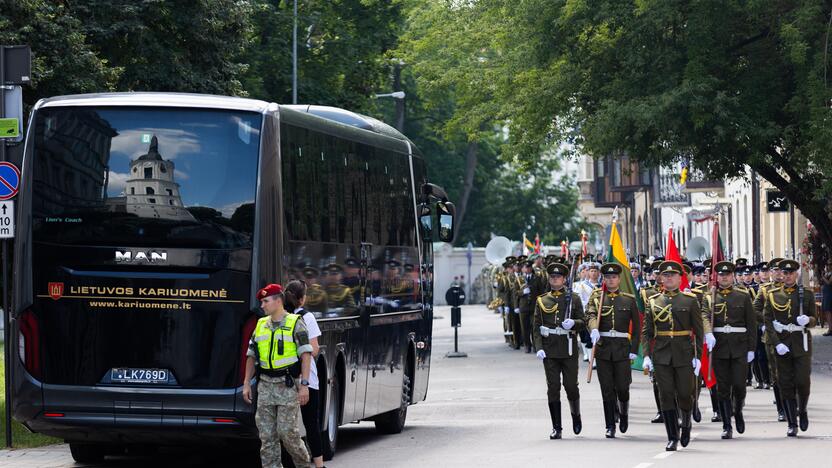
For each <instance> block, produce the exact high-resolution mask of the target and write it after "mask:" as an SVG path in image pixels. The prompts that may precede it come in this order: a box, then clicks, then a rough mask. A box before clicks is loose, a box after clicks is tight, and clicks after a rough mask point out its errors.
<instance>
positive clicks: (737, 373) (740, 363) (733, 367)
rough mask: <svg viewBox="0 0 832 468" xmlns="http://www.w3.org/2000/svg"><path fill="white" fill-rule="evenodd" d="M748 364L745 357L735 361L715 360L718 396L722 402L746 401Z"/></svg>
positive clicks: (734, 359) (737, 358)
mask: <svg viewBox="0 0 832 468" xmlns="http://www.w3.org/2000/svg"><path fill="white" fill-rule="evenodd" d="M747 369H748V363H747V360H746V358H745V357H744V356H741V357H736V358H733V359H719V358H715V359H714V375H715V376H716V395H717V398H719V399H720V400H730V399H731V396H732V395H733V397H734V398H736V399H738V400H744V399H745V377H746V374H747V372H748V370H747Z"/></svg>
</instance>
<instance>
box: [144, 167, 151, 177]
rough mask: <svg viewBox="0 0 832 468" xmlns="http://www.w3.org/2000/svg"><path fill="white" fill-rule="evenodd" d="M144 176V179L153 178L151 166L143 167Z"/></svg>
mask: <svg viewBox="0 0 832 468" xmlns="http://www.w3.org/2000/svg"><path fill="white" fill-rule="evenodd" d="M144 178H145V179H152V178H153V168H152V167H146V168H144Z"/></svg>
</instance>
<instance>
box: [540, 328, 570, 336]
mask: <svg viewBox="0 0 832 468" xmlns="http://www.w3.org/2000/svg"><path fill="white" fill-rule="evenodd" d="M544 328H545V329H546V330H547V331H548V332H549V334H550V335H568V334H570V333H574V332H573V331H572V330H565V329H563V328H561V327H557V328H549V327H544V326H541V327H540V331H541V332H542V331H543V329H544Z"/></svg>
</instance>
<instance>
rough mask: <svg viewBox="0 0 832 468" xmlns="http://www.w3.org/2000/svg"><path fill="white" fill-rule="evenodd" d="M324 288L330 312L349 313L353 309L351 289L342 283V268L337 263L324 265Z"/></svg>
mask: <svg viewBox="0 0 832 468" xmlns="http://www.w3.org/2000/svg"><path fill="white" fill-rule="evenodd" d="M326 273H327V275H326V277H325V280H324V285H325V286H324V290H325V291H326V298H327V308H328V309H329V313H330V314H338V315H350V314H352V313H353V312H354V311H355V301H354V300H353V297H352V290H351V289H350V288H348V287H347V286H345V285H344V283H343V281H344V269H343V268H342V267H341V265H338V264H337V263H330V264H329V265H327V267H326Z"/></svg>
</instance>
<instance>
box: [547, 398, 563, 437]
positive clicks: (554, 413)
mask: <svg viewBox="0 0 832 468" xmlns="http://www.w3.org/2000/svg"><path fill="white" fill-rule="evenodd" d="M549 417H551V418H552V433H551V434H549V439H550V440H555V439H560V435H561V430H562V429H563V428H562V426H561V423H560V401H550V402H549Z"/></svg>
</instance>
